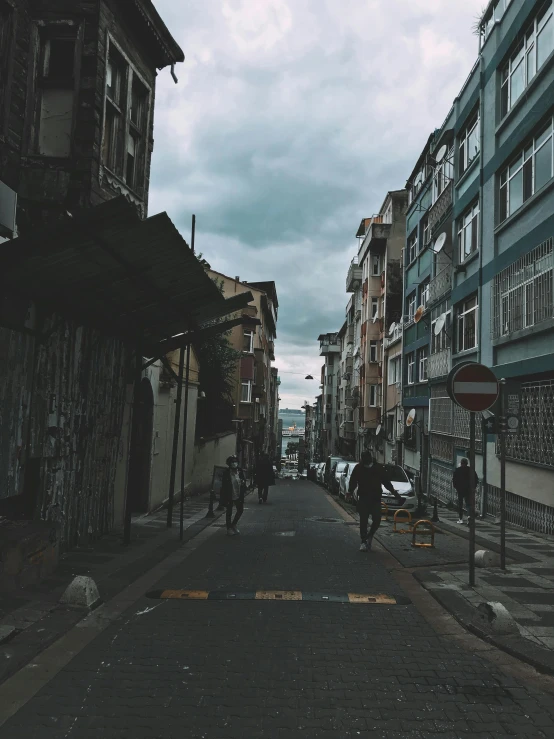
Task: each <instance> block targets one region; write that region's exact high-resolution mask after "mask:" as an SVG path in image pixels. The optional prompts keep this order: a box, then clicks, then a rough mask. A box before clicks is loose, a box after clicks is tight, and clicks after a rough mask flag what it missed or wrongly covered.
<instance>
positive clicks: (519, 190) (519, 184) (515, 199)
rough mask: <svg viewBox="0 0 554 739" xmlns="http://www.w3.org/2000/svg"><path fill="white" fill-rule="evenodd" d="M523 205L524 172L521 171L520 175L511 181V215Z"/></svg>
mask: <svg viewBox="0 0 554 739" xmlns="http://www.w3.org/2000/svg"><path fill="white" fill-rule="evenodd" d="M522 204H523V170H521V169H520V171H519V172H518V174H516V175H515V177H513V178H512V179H511V180H510V201H509V206H510V207H509V212H510V215H511V214H512V213H514V212H515V211H516V210H517V209H518V208H520V207H521V205H522Z"/></svg>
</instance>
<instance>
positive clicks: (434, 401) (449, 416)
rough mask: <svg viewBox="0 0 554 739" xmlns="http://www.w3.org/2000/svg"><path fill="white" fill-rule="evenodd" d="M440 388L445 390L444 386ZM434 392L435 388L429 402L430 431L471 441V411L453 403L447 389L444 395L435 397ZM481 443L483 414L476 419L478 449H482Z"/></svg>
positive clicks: (443, 392) (477, 415)
mask: <svg viewBox="0 0 554 739" xmlns="http://www.w3.org/2000/svg"><path fill="white" fill-rule="evenodd" d="M438 387H442V388H444V386H438ZM433 390H434V388H432V389H431V396H432V397H431V399H430V400H429V428H430V430H431V431H432V432H434V433H436V434H446V435H447V436H451V437H455V438H457V439H461V440H463V441H464V442H467V441H469V411H466V410H464V409H463V408H460V406H459V405H456V404H455V403H453V402H452V401H451V400H450V398H449V397H448V395H447V394H446V389H443V390H442V395H435V394H434V393H433ZM435 392H436V391H435ZM481 441H482V434H481V414H480V413H477V414H476V418H475V442H476V449H478V448H479V447H480V442H481Z"/></svg>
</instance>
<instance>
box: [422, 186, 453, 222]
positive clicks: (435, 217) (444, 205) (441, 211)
mask: <svg viewBox="0 0 554 739" xmlns="http://www.w3.org/2000/svg"><path fill="white" fill-rule="evenodd" d="M451 205H452V182H449V183H448V184H447V185H446V187H445V188H444V190H443V191H442V192H441V194H440V195H439V197H438V198H437V199H436V201H435V202H434V203H433V205H432V206H431V207H430V209H429V215H428V223H429V230H430V231H431V233H433V231H434V229H435V228H436V227H437V226H438V225H439V223H440V222H441V221H442V219H443V218H444V216H445V215H446V213H447V212H448V210H449V208H450V206H451Z"/></svg>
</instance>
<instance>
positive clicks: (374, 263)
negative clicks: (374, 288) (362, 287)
mask: <svg viewBox="0 0 554 739" xmlns="http://www.w3.org/2000/svg"><path fill="white" fill-rule="evenodd" d="M371 276H372V277H380V276H381V258H380V257H379V254H372V255H371Z"/></svg>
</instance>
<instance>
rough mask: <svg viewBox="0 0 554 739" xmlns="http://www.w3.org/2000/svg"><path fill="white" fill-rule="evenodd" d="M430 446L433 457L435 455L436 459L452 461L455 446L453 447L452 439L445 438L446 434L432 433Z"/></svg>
mask: <svg viewBox="0 0 554 739" xmlns="http://www.w3.org/2000/svg"><path fill="white" fill-rule="evenodd" d="M430 448H431V456H432V457H435V458H436V459H442V460H444V461H445V462H450V463H452V460H453V452H452V449H453V447H452V441H451V440H450V439H445V438H444V436H437V435H436V434H431V441H430Z"/></svg>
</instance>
